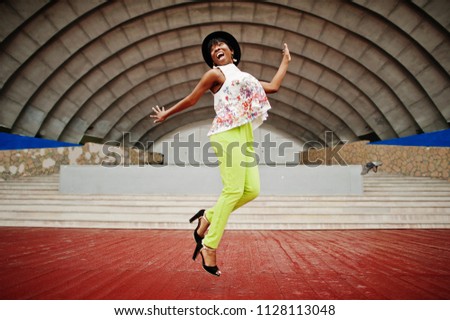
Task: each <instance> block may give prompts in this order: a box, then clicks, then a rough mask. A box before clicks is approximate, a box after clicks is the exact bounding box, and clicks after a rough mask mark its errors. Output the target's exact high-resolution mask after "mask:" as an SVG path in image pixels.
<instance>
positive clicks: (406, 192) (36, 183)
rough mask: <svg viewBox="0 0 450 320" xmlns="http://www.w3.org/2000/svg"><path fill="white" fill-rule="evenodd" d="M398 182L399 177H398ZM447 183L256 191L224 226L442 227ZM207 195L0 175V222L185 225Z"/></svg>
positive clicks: (375, 181) (378, 181)
mask: <svg viewBox="0 0 450 320" xmlns="http://www.w3.org/2000/svg"><path fill="white" fill-rule="evenodd" d="M405 181H406V182H405ZM449 187H450V184H449V183H448V182H446V181H441V180H434V179H425V178H411V177H406V178H405V177H399V176H387V175H383V176H376V177H375V176H371V175H368V176H365V177H364V194H363V195H361V196H355V195H352V196H334V195H332V196H292V195H289V196H260V197H259V198H258V199H256V200H255V201H253V202H251V203H249V204H248V205H246V206H245V207H243V208H240V209H239V210H238V211H237V212H235V213H234V214H233V215H231V217H230V220H229V224H228V229H312V230H316V229H375V228H450V192H449V191H450V189H449ZM216 200H217V196H212V195H190V196H184V195H158V194H149V195H105V194H103V195H95V194H83V195H74V194H61V193H59V192H58V176H56V175H55V176H50V177H28V178H22V179H18V180H12V181H1V182H0V225H1V226H30V227H31V226H34V227H80V228H159V229H191V228H193V226H192V225H191V224H189V223H188V219H189V218H190V216H191V215H193V214H194V213H195V212H196V211H197V210H198V209H200V208H208V207H211V206H213V205H214V203H215V201H216Z"/></svg>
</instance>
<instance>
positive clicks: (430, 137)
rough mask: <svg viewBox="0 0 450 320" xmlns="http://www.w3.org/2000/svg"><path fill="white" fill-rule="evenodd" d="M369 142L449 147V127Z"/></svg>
mask: <svg viewBox="0 0 450 320" xmlns="http://www.w3.org/2000/svg"><path fill="white" fill-rule="evenodd" d="M370 144H383V145H393V146H414V147H447V148H448V147H450V129H446V130H441V131H435V132H430V133H423V134H418V135H414V136H409V137H403V138H398V139H391V140H383V141H376V142H371V143H370Z"/></svg>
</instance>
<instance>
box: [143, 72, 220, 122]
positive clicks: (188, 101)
mask: <svg viewBox="0 0 450 320" xmlns="http://www.w3.org/2000/svg"><path fill="white" fill-rule="evenodd" d="M219 80H220V71H218V70H217V69H211V70H209V71H207V72H206V73H205V74H204V75H203V77H202V78H201V79H200V81H199V82H198V84H197V85H196V86H195V88H194V90H192V92H191V93H190V94H189V95H188V96H186V97H185V98H184V99H182V100H180V101H179V102H178V103H176V104H175V105H174V106H173V107H171V108H170V109H167V110H166V109H165V108H164V107H159V106H156V107H153V108H152V109H153V111H154V114H151V115H150V117H151V118H154V119H155V121H154V123H158V122H163V121H164V120H166V119H167V118H168V117H169V116H171V115H173V114H175V113H177V112H180V111H183V110H185V109H187V108H189V107H192V106H193V105H194V104H196V103H197V101H198V100H199V99H200V98H201V97H202V95H203V94H204V93H205V92H206V91H208V90H209V89H211V88H212V87H213V86H214V85H215V84H217V82H218V81H219Z"/></svg>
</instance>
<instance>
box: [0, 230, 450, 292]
mask: <svg viewBox="0 0 450 320" xmlns="http://www.w3.org/2000/svg"><path fill="white" fill-rule="evenodd" d="M193 248H194V242H193V240H192V237H191V232H190V231H167V230H97V229H43V228H0V288H1V290H0V298H1V299H450V230H364V231H356V230H352V231H347V230H340V231H228V232H226V233H225V236H224V239H223V242H222V246H221V248H220V251H219V252H218V254H219V261H218V262H219V266H220V267H221V270H222V272H223V274H222V276H221V277H220V278H215V277H212V276H210V275H208V274H207V273H206V272H205V271H203V269H202V268H201V266H200V261H199V260H198V261H196V262H193V261H192V260H191V259H190V256H191V253H192V252H191V251H192V250H193Z"/></svg>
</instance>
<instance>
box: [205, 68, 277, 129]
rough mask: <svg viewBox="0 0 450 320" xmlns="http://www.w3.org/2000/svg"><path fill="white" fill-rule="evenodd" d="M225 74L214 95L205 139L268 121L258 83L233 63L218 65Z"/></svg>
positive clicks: (261, 88)
mask: <svg viewBox="0 0 450 320" xmlns="http://www.w3.org/2000/svg"><path fill="white" fill-rule="evenodd" d="M217 68H220V70H221V71H222V73H223V74H224V75H225V82H224V83H223V84H222V87H221V88H220V89H219V91H217V92H216V93H214V110H215V111H216V117H215V118H214V121H213V124H212V127H211V129H210V130H209V132H208V136H210V135H213V134H216V133H220V132H224V131H227V130H230V129H233V128H236V127H239V126H242V125H244V124H246V123H248V122H250V121H252V122H253V123H252V124H253V129H256V128H257V127H259V126H260V125H261V124H262V123H263V121H264V120H266V119H267V111H268V110H269V109H270V104H269V101H268V99H267V96H266V93H265V91H264V88H263V87H262V85H261V83H260V82H259V81H258V80H257V79H256V78H255V77H253V76H252V75H251V74H249V73H246V72H242V71H241V70H239V69H238V67H236V66H235V65H234V64H232V63H230V64H228V65H225V66H219V67H217Z"/></svg>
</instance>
